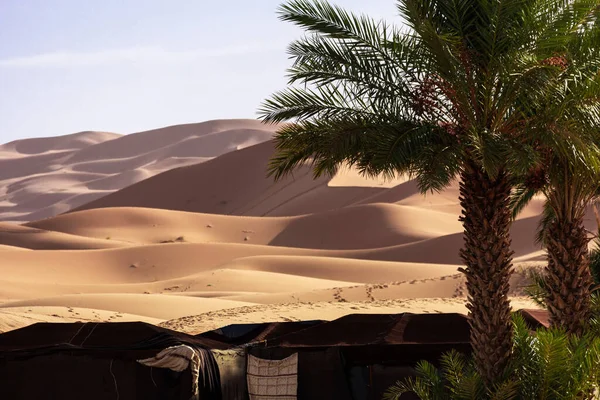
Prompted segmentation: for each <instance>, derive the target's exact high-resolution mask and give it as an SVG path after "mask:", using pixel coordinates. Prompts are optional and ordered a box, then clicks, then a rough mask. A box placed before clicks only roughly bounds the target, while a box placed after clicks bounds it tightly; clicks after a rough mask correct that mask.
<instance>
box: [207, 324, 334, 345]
mask: <svg viewBox="0 0 600 400" xmlns="http://www.w3.org/2000/svg"><path fill="white" fill-rule="evenodd" d="M324 322H325V321H321V320H313V321H290V322H264V323H257V324H231V325H227V326H224V327H222V328H219V329H215V330H212V331H208V332H204V333H201V334H199V335H196V337H201V338H204V339H211V340H215V341H218V342H222V343H228V344H230V345H232V346H239V345H243V344H247V343H252V342H259V341H271V340H273V339H275V338H279V337H281V336H284V335H288V334H291V333H294V332H298V331H301V330H304V329H308V328H312V327H314V326H317V325H320V324H322V323H324Z"/></svg>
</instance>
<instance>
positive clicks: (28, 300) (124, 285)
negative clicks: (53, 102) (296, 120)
mask: <svg viewBox="0 0 600 400" xmlns="http://www.w3.org/2000/svg"><path fill="white" fill-rule="evenodd" d="M274 129H275V127H274V126H267V125H263V124H261V123H259V122H258V121H253V120H221V121H209V122H205V123H201V124H189V125H179V126H172V127H167V128H161V129H156V130H151V131H146V132H139V133H134V134H130V135H125V136H120V135H117V134H110V133H101V132H82V133H79V134H74V135H68V136H63V137H58V138H44V139H26V140H22V141H16V142H12V143H9V144H6V145H3V146H0V167H2V168H0V182H1V183H3V184H2V185H0V188H2V189H0V190H1V191H0V221H5V222H0V255H1V256H2V262H1V263H0V331H2V330H8V329H14V328H16V327H19V326H23V325H26V324H29V323H33V322H36V321H43V320H48V321H76V320H85V321H91V320H99V321H100V320H102V321H104V320H109V321H113V320H135V319H140V320H144V321H149V322H152V323H161V322H164V324H165V326H169V327H174V328H177V329H181V330H185V331H189V332H196V331H198V330H201V329H205V328H206V329H213V328H216V327H218V326H221V325H226V324H228V323H232V322H246V321H247V322H251V321H268V320H289V319H292V320H296V319H303V318H310V319H314V318H321V319H331V318H335V317H337V316H340V315H344V314H348V313H351V312H401V311H417V312H440V311H458V312H466V309H465V307H464V301H465V294H466V292H465V283H464V278H463V277H462V275H461V274H460V273H458V271H457V269H458V267H459V265H460V264H461V260H460V258H459V256H458V249H459V247H460V246H461V245H462V234H463V233H462V232H463V228H462V226H461V225H460V223H459V222H458V216H459V213H460V207H459V204H458V185H457V184H456V183H454V184H452V185H450V187H449V188H447V190H445V191H444V192H442V193H436V194H428V195H427V196H423V195H422V194H421V193H420V192H419V190H418V187H417V184H416V183H415V182H414V181H411V180H408V179H407V177H403V176H400V177H397V179H394V180H391V181H385V180H383V179H377V178H373V179H366V178H364V177H362V176H360V175H359V174H358V173H357V171H356V170H354V169H343V170H342V171H340V172H339V173H338V174H337V175H336V176H334V177H322V178H319V179H317V180H314V179H313V176H312V173H311V171H310V170H309V169H308V168H301V169H299V170H298V171H297V172H296V173H294V174H293V175H291V176H289V177H287V178H285V179H282V180H281V181H278V182H273V180H272V179H271V178H269V177H267V176H266V166H267V163H268V160H269V158H270V156H271V155H272V154H273V151H274V149H273V144H272V142H271V141H270V140H269V139H270V138H271V137H272V134H273V131H274ZM84 203H85V204H84ZM542 205H543V199H535V200H534V201H533V202H532V204H531V205H530V206H529V207H528V208H526V210H525V211H524V212H523V214H522V215H521V216H520V217H519V218H518V220H517V221H516V222H515V223H514V225H513V228H512V232H511V233H512V238H513V249H514V250H515V257H516V258H515V260H516V262H517V263H518V264H519V265H523V266H525V267H527V268H529V267H532V266H539V265H541V262H543V259H544V257H545V255H544V253H543V251H541V249H540V246H539V245H538V244H536V243H535V242H534V240H533V238H534V232H535V230H536V227H537V224H538V221H539V215H540V213H541V210H542ZM58 214H60V215H58ZM14 221H25V222H26V223H23V224H20V225H19V224H15V223H14ZM586 223H587V225H588V228H590V229H594V228H595V221H594V219H593V218H592V217H591V214H590V217H589V218H588V219H587V221H586ZM525 282H526V279H525V277H524V274H523V273H522V272H519V273H517V274H515V275H514V276H513V280H512V282H511V285H512V286H511V295H512V296H513V301H514V304H516V305H521V306H522V305H527V306H529V307H531V306H532V305H531V303H530V302H528V300H527V299H524V298H523V297H522V296H523V290H522V286H523V284H524V283H525Z"/></svg>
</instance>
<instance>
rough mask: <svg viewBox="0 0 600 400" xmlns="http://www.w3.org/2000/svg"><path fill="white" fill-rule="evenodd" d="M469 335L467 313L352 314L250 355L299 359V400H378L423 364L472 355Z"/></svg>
mask: <svg viewBox="0 0 600 400" xmlns="http://www.w3.org/2000/svg"><path fill="white" fill-rule="evenodd" d="M469 336H470V327H469V323H468V319H467V317H466V316H465V315H462V314H411V313H402V314H352V315H347V316H344V317H341V318H339V319H337V320H334V321H331V322H326V323H322V324H319V325H315V326H314V327H311V328H307V329H303V330H301V331H297V332H294V333H290V334H288V335H284V336H281V337H279V338H274V339H272V340H270V341H268V342H267V343H255V344H252V345H251V346H250V347H249V349H248V354H249V356H253V357H257V358H259V359H262V360H282V359H285V358H287V357H290V356H293V355H295V354H297V355H298V361H297V398H298V400H308V399H311V400H318V399H323V400H324V399H334V398H335V399H339V400H346V399H347V400H371V399H378V400H379V399H381V397H382V395H383V393H384V392H385V390H387V388H388V387H389V386H391V385H393V384H394V383H395V382H396V381H398V380H400V379H403V378H405V377H408V376H412V375H414V365H415V364H416V363H417V362H418V361H420V360H424V359H425V360H428V361H430V362H432V363H434V364H437V363H438V361H439V358H440V356H441V355H442V354H443V353H445V352H447V351H449V350H451V349H455V350H457V351H460V352H463V353H469V352H470V349H471V348H470V345H469ZM252 390H253V389H252V388H250V392H251V393H252ZM411 398H415V397H410V396H408V395H407V396H405V397H403V399H411Z"/></svg>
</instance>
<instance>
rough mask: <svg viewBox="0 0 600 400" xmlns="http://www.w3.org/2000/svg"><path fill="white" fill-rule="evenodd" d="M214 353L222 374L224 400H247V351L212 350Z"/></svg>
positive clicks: (240, 349) (241, 349) (239, 349)
mask: <svg viewBox="0 0 600 400" xmlns="http://www.w3.org/2000/svg"><path fill="white" fill-rule="evenodd" d="M212 353H213V356H214V357H215V360H216V361H217V365H218V366H219V372H220V373H221V393H222V394H223V400H247V399H248V387H247V384H246V350H245V349H243V348H237V349H228V350H212Z"/></svg>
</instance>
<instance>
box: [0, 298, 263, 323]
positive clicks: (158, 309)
mask: <svg viewBox="0 0 600 400" xmlns="http://www.w3.org/2000/svg"><path fill="white" fill-rule="evenodd" d="M247 305H251V303H244V302H238V301H233V300H222V299H200V298H194V297H186V296H169V295H151V294H149V295H147V294H125V293H102V294H82V295H65V296H57V297H47V298H39V299H34V300H23V301H16V302H10V303H4V304H1V305H0V309H3V308H8V309H11V308H14V307H31V306H53V307H57V306H59V307H61V306H62V307H77V308H87V309H94V310H104V311H114V312H124V313H128V314H135V315H141V316H144V317H150V318H156V319H173V318H180V317H184V316H188V315H195V314H198V313H201V312H207V311H213V310H221V309H224V308H234V307H241V306H247Z"/></svg>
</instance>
